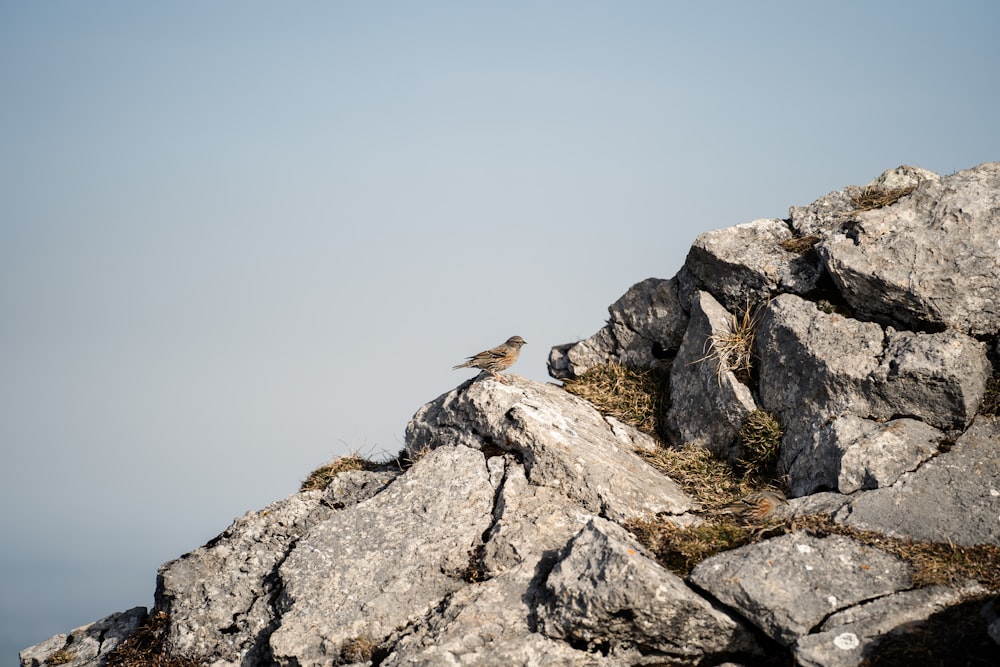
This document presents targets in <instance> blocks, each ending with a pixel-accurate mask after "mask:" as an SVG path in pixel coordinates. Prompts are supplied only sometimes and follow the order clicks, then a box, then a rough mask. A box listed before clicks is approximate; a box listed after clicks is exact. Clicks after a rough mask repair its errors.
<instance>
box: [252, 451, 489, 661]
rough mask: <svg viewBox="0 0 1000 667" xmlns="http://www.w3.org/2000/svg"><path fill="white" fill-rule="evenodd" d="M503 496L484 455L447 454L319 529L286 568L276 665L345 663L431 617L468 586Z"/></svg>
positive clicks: (274, 637) (274, 639)
mask: <svg viewBox="0 0 1000 667" xmlns="http://www.w3.org/2000/svg"><path fill="white" fill-rule="evenodd" d="M495 491H496V489H495V488H494V487H493V484H491V480H490V474H489V472H488V470H487V467H486V460H485V459H484V458H483V455H482V453H481V452H479V451H476V450H473V449H469V448H467V447H462V446H458V447H442V448H439V449H436V450H435V451H432V452H430V453H428V454H427V455H425V456H424V457H422V458H421V459H420V460H419V461H417V463H416V464H415V465H414V466H413V467H412V468H410V469H409V470H407V471H406V473H404V474H403V475H402V476H401V477H400V478H399V479H397V480H396V481H395V482H394V483H393V484H391V485H390V486H389V487H388V488H387V489H385V490H384V491H382V492H381V493H379V494H377V495H376V496H374V497H372V498H370V499H368V500H366V501H364V502H362V503H359V504H357V505H354V506H352V507H349V508H347V509H344V510H341V511H340V512H337V513H335V514H333V515H331V516H330V517H329V518H328V519H326V520H325V521H322V522H320V523H318V524H316V525H315V526H313V527H312V529H311V530H310V531H309V532H308V533H307V534H306V535H305V536H304V537H302V539H300V540H299V541H298V542H297V543H296V544H295V545H294V547H293V548H292V549H291V551H290V553H289V554H288V556H287V557H286V558H285V560H284V562H283V563H282V564H281V565H280V567H279V568H278V576H279V578H280V583H281V588H280V592H279V595H278V598H277V600H276V602H275V607H276V609H277V610H278V611H279V612H280V616H281V618H280V625H279V627H278V628H277V629H276V630H275V631H274V633H273V634H271V637H270V646H271V651H272V656H273V659H274V661H275V662H277V663H278V664H279V665H303V666H304V665H332V664H336V661H337V660H339V659H340V657H341V656H342V655H343V654H345V653H347V650H346V649H348V648H350V647H353V646H354V645H355V643H356V642H358V641H364V642H367V643H373V644H378V643H380V642H382V641H384V640H385V639H386V637H388V636H389V635H390V634H391V633H392V632H394V631H395V630H396V629H397V628H399V627H401V626H405V625H407V624H410V623H413V622H415V621H417V620H419V619H421V618H423V617H424V616H425V615H426V614H427V613H428V612H430V611H431V610H433V609H434V608H435V607H437V606H438V605H439V604H440V603H441V602H442V600H444V599H445V598H446V597H447V596H448V595H450V594H452V593H454V592H455V591H457V590H459V589H460V588H462V587H463V586H464V584H465V582H464V581H463V577H464V576H466V572H467V570H468V567H469V562H470V559H471V557H472V554H473V551H474V550H475V549H476V548H477V546H478V545H479V544H480V543H481V537H482V535H483V533H484V531H485V530H486V529H487V528H488V527H489V526H490V523H491V514H492V508H493V497H494V494H495Z"/></svg>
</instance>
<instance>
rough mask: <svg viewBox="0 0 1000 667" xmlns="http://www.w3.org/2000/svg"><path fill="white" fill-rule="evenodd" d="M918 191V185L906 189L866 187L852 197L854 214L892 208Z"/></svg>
mask: <svg viewBox="0 0 1000 667" xmlns="http://www.w3.org/2000/svg"><path fill="white" fill-rule="evenodd" d="M916 189H917V186H916V185H910V186H907V187H904V188H883V187H880V186H877V185H866V186H865V187H863V188H859V189H858V191H857V192H856V193H855V194H853V195H852V196H851V203H852V204H854V211H853V212H854V213H857V212H858V211H871V210H874V209H876V208H882V207H884V206H891V205H892V204H895V203H896V202H897V201H899V200H900V199H902V198H903V197H905V196H906V195H908V194H910V193H911V192H913V191H914V190H916Z"/></svg>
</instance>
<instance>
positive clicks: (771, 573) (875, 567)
mask: <svg viewBox="0 0 1000 667" xmlns="http://www.w3.org/2000/svg"><path fill="white" fill-rule="evenodd" d="M689 578H690V580H691V582H692V583H694V584H695V585H696V586H698V587H699V588H700V589H702V590H705V591H707V592H709V593H710V594H712V595H713V596H714V597H715V598H716V599H718V600H719V601H720V602H721V603H722V604H724V605H726V606H727V607H729V608H731V609H732V610H734V611H735V612H737V613H738V614H740V615H741V616H743V617H744V618H746V619H748V620H749V621H750V622H752V623H753V624H754V625H756V626H757V627H758V628H760V629H761V630H763V631H764V633H765V634H767V635H768V636H769V637H771V638H772V639H775V640H777V641H778V642H780V643H782V644H784V645H785V646H792V645H793V644H795V642H797V641H798V640H799V639H800V638H802V637H805V636H806V635H808V634H809V633H810V632H811V631H812V629H813V628H814V627H816V625H818V624H819V623H820V622H821V621H823V620H824V619H825V618H827V617H828V616H829V615H830V614H832V613H834V612H837V611H840V610H842V609H846V608H848V607H851V606H853V605H855V604H857V603H859V602H862V601H865V600H871V599H873V598H876V597H880V596H883V595H889V594H891V593H896V592H898V591H902V590H905V589H907V588H909V587H910V585H911V578H910V566H909V565H907V564H906V563H904V562H903V561H901V560H899V559H897V558H895V557H893V556H890V555H888V554H886V553H885V552H883V551H879V550H878V549H873V548H871V547H868V546H865V545H863V544H861V543H859V542H857V541H855V540H852V539H850V538H848V537H843V536H840V535H830V536H828V537H822V538H820V537H813V536H811V535H808V534H806V533H804V532H795V533H789V534H787V535H782V536H781V537H776V538H773V539H770V540H766V541H764V542H758V543H755V544H749V545H747V546H744V547H740V548H738V549H733V550H732V551H727V552H724V553H721V554H717V555H715V556H712V557H711V558H708V559H707V560H704V561H702V562H701V563H699V564H698V565H697V566H696V567H695V568H694V570H692V572H691V575H690V577H689Z"/></svg>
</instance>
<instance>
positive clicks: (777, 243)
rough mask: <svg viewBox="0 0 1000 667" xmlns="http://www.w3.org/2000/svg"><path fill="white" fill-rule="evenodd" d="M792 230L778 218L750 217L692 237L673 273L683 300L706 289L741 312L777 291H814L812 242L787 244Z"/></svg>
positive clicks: (816, 275)
mask: <svg viewBox="0 0 1000 667" xmlns="http://www.w3.org/2000/svg"><path fill="white" fill-rule="evenodd" d="M794 238H795V234H794V232H793V231H792V229H791V227H790V226H789V225H788V223H787V222H785V221H783V220H754V221H753V222H748V223H744V224H741V225H736V226H735V227H729V228H727V229H719V230H715V231H711V232H706V233H704V234H701V235H700V236H698V238H696V239H695V241H694V243H693V244H692V245H691V249H690V250H689V251H688V255H687V259H686V260H685V261H684V269H683V270H682V271H681V273H680V274H679V278H680V279H681V295H682V298H683V299H684V303H685V304H687V303H688V302H689V301H691V300H693V299H694V297H695V294H696V293H697V292H698V291H707V292H711V294H712V296H714V297H715V298H716V299H717V300H718V301H719V303H721V304H722V307H723V308H725V309H726V310H728V311H730V312H734V313H742V312H743V311H744V310H746V309H747V308H748V307H751V306H754V305H756V304H758V303H760V302H762V301H767V300H768V299H769V298H771V296H772V295H775V294H779V293H786V292H787V293H792V294H806V293H807V292H811V291H813V290H814V289H816V286H817V284H818V282H819V279H820V277H821V276H822V275H823V269H822V267H821V265H820V262H819V258H818V257H817V256H816V253H815V252H811V248H812V246H811V245H809V244H806V245H805V246H803V247H801V248H796V247H795V245H794V244H790V242H792V241H793V240H794Z"/></svg>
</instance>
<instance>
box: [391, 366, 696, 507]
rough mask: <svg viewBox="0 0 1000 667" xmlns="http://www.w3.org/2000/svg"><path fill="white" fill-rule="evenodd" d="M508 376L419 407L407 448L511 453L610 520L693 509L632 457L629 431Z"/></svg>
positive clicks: (533, 478)
mask: <svg viewBox="0 0 1000 667" xmlns="http://www.w3.org/2000/svg"><path fill="white" fill-rule="evenodd" d="M508 377H509V378H510V383H509V384H505V383H502V382H498V381H496V380H493V379H491V378H483V379H482V380H478V381H470V382H467V383H465V384H463V385H461V386H460V387H458V388H457V389H454V390H452V391H450V392H448V393H447V394H444V395H442V396H440V397H438V398H437V399H436V400H434V401H432V402H430V403H428V404H427V405H425V406H423V407H422V408H420V409H419V410H418V411H417V413H416V414H415V415H414V416H413V419H411V420H410V423H409V424H408V425H407V427H406V449H407V451H409V452H411V454H412V453H415V452H420V451H422V450H425V449H428V448H434V447H440V446H442V445H465V446H467V447H474V448H477V449H485V450H502V451H505V452H512V453H515V454H516V455H518V456H519V457H520V458H521V459H522V460H523V462H524V470H525V474H526V476H527V478H528V481H529V482H531V484H533V485H536V486H545V487H549V488H552V489H555V490H558V491H559V492H560V493H562V494H564V495H565V496H567V497H568V498H569V499H571V500H572V501H574V502H576V503H579V504H580V505H581V506H582V507H583V508H584V509H585V510H586V511H588V512H591V513H593V514H597V515H599V516H602V517H605V518H608V519H612V520H615V521H626V520H628V519H632V518H638V517H643V516H651V515H655V514H658V513H665V514H672V515H680V514H684V513H686V512H688V511H689V510H691V509H694V508H695V507H696V503H695V502H694V501H693V500H692V499H691V498H690V497H689V496H687V495H686V494H685V493H684V492H683V491H682V490H681V489H680V487H679V486H678V485H677V484H676V483H675V482H673V481H672V480H671V479H669V478H667V477H665V476H663V475H661V474H660V473H658V472H657V471H656V470H655V469H654V468H653V467H652V466H650V465H649V464H648V463H646V462H645V461H643V460H642V459H641V458H640V457H639V456H638V455H637V454H636V453H635V451H634V449H635V444H634V441H635V440H636V439H641V438H640V434H638V433H637V432H636V431H635V429H631V428H629V427H626V426H624V425H623V424H621V423H618V424H617V425H616V427H615V428H612V427H611V425H610V424H609V422H608V421H607V420H606V419H605V418H604V417H602V416H601V414H600V413H599V412H598V411H597V410H596V409H595V408H594V407H593V406H592V405H591V404H590V403H588V402H586V401H584V400H583V399H580V398H578V397H576V396H573V395H572V394H570V393H568V392H566V391H565V390H563V389H560V388H559V387H555V386H552V385H543V384H539V383H537V382H532V381H530V380H526V379H524V378H518V377H516V376H508ZM627 433H632V434H633V435H627Z"/></svg>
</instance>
